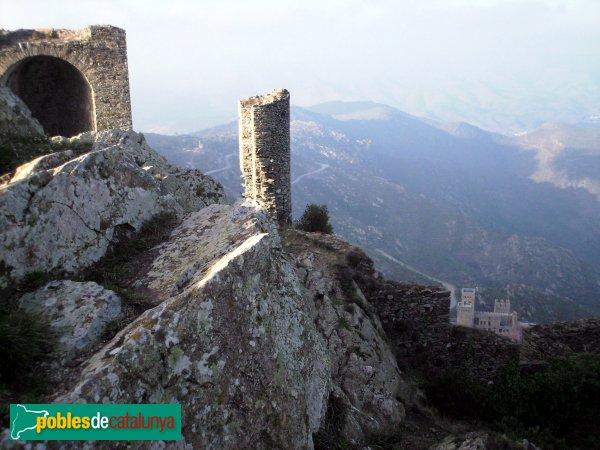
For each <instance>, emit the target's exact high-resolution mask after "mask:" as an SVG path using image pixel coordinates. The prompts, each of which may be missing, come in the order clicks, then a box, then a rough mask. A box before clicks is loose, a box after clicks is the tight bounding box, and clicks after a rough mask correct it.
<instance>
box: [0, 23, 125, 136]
mask: <svg viewBox="0 0 600 450" xmlns="http://www.w3.org/2000/svg"><path fill="white" fill-rule="evenodd" d="M0 83H2V84H4V85H8V86H9V87H10V88H11V90H13V91H14V92H15V93H16V94H17V95H18V96H19V97H20V98H21V99H22V100H23V101H24V102H25V103H26V104H27V105H28V106H29V108H30V109H31V110H32V113H33V115H34V116H35V117H37V119H38V120H39V121H40V122H41V123H42V125H43V126H44V129H45V130H46V133H47V134H49V135H56V134H62V135H66V136H69V135H71V136H72V135H74V134H78V133H81V132H82V131H88V130H94V131H102V130H110V129H113V128H122V129H131V125H132V124H131V102H130V99H129V73H128V69H127V44H126V39H125V30H122V29H120V28H116V27H112V26H110V25H92V26H90V27H87V28H83V29H81V30H63V29H38V30H15V31H6V30H1V29H0Z"/></svg>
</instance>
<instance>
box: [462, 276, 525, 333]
mask: <svg viewBox="0 0 600 450" xmlns="http://www.w3.org/2000/svg"><path fill="white" fill-rule="evenodd" d="M475 295H476V291H475V289H472V288H463V289H462V291H461V299H460V301H459V302H458V304H457V305H456V324H457V325H460V326H463V327H469V328H478V329H480V330H486V331H491V332H493V333H496V334H498V335H500V336H504V337H507V338H509V339H512V340H514V341H520V340H521V326H520V324H519V321H518V317H517V313H516V312H515V311H512V310H511V308H510V300H495V301H494V311H493V312H491V311H476V309H475Z"/></svg>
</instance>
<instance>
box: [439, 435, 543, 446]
mask: <svg viewBox="0 0 600 450" xmlns="http://www.w3.org/2000/svg"><path fill="white" fill-rule="evenodd" d="M496 449H507V450H540V449H539V448H538V447H536V446H535V445H534V444H532V443H531V442H529V441H528V440H527V439H523V440H521V441H519V442H516V441H513V440H511V439H509V438H508V437H506V436H503V435H498V434H496V433H489V432H483V431H477V432H472V433H467V434H465V435H462V436H453V435H451V436H448V437H447V438H445V439H444V440H443V441H442V442H440V443H438V444H436V445H434V446H432V447H431V448H430V450H496Z"/></svg>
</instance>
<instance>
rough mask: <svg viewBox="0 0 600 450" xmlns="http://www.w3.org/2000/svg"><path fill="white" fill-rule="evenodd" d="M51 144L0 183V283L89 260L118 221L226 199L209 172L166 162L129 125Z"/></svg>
mask: <svg viewBox="0 0 600 450" xmlns="http://www.w3.org/2000/svg"><path fill="white" fill-rule="evenodd" d="M53 145H55V146H58V147H60V148H64V150H63V151H62V152H60V153H56V154H52V155H46V156H42V157H40V158H38V159H36V160H34V161H32V162H31V163H29V164H27V166H26V167H21V168H19V169H17V171H16V174H15V175H14V176H13V177H12V179H11V180H10V182H9V183H7V184H5V185H4V186H1V187H0V249H1V250H2V251H1V252H0V255H1V256H0V268H2V270H1V272H0V288H2V285H6V284H8V283H9V282H10V281H19V280H21V279H23V277H24V276H25V275H26V273H27V272H31V271H43V272H64V273H73V272H77V271H79V270H81V269H82V268H84V267H87V266H90V265H91V264H93V263H94V262H96V261H98V260H99V259H101V258H102V257H103V256H104V255H105V253H106V251H107V249H108V248H109V246H110V245H111V244H113V243H114V240H115V235H116V234H117V233H116V232H117V231H118V230H119V229H121V228H123V227H124V228H126V229H130V230H139V229H140V227H141V226H142V224H143V223H144V222H146V221H147V220H149V219H151V218H153V217H154V216H156V215H159V214H161V213H166V212H170V213H174V214H177V215H178V216H180V217H181V216H183V215H184V214H186V213H189V212H191V211H197V210H199V209H201V208H204V207H205V206H207V205H209V204H213V203H224V202H225V196H224V194H223V189H222V187H221V186H220V185H219V184H218V183H217V182H215V181H214V180H213V179H212V178H210V177H205V176H203V175H202V174H201V173H200V172H199V171H197V170H190V169H185V170H184V169H179V168H176V167H174V166H171V165H169V164H168V163H167V162H166V160H165V159H164V158H163V157H162V156H160V155H158V153H156V152H155V151H154V150H152V149H151V148H150V147H149V146H148V145H147V144H146V142H145V140H144V137H143V135H141V134H139V133H135V132H133V131H122V130H111V131H105V132H100V133H84V134H82V135H80V136H78V137H76V138H71V139H65V138H59V139H54V140H53ZM90 148H91V151H90V150H89V149H90ZM82 149H83V150H82ZM82 152H83V153H82Z"/></svg>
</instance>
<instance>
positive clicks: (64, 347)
mask: <svg viewBox="0 0 600 450" xmlns="http://www.w3.org/2000/svg"><path fill="white" fill-rule="evenodd" d="M19 304H20V306H21V308H23V309H25V310H27V311H28V312H31V313H34V314H39V315H43V316H44V317H45V318H47V319H48V321H49V322H50V326H51V327H52V331H54V333H55V334H56V335H57V336H58V341H59V348H58V349H57V350H58V351H57V353H58V354H59V355H60V356H62V358H61V359H62V361H65V360H66V359H68V358H69V357H71V356H74V355H75V354H77V353H80V352H83V351H86V350H88V349H90V348H92V347H93V346H94V345H95V344H96V343H97V342H98V341H99V340H100V338H101V337H102V334H103V333H104V331H105V330H106V328H107V326H108V325H109V324H110V323H111V322H113V321H116V320H118V319H120V318H121V317H122V313H121V299H120V298H119V296H117V295H116V294H115V293H114V292H113V291H110V290H107V289H104V288H103V287H102V286H100V285H99V284H97V283H94V282H85V283H82V282H77V281H69V280H64V281H51V282H50V283H48V284H46V285H45V286H43V287H41V288H39V289H38V290H36V291H34V292H30V293H28V294H25V295H24V296H23V297H21V299H20V301H19Z"/></svg>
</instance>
